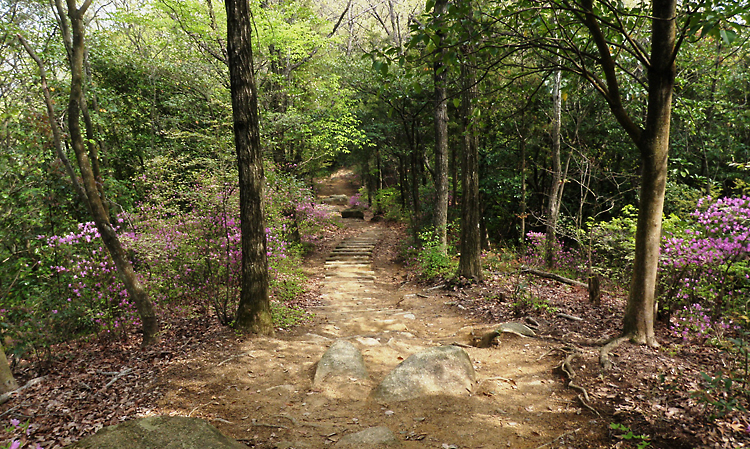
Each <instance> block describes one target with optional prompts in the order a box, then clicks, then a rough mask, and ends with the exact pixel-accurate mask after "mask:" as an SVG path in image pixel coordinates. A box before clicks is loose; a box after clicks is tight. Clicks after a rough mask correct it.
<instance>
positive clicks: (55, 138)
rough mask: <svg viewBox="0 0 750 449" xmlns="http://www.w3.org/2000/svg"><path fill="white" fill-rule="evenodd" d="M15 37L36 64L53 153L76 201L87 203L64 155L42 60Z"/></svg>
mask: <svg viewBox="0 0 750 449" xmlns="http://www.w3.org/2000/svg"><path fill="white" fill-rule="evenodd" d="M16 37H17V38H18V40H19V42H21V45H22V46H23V48H24V49H26V52H27V53H28V54H29V56H31V59H33V60H34V62H36V65H37V67H38V68H39V80H40V81H41V86H42V95H43V96H44V104H45V105H46V106H47V120H48V121H49V126H50V129H51V130H52V143H53V144H54V145H55V152H56V153H57V157H58V158H59V159H60V162H62V164H63V166H64V167H65V172H66V173H67V174H68V177H69V178H70V182H71V183H72V184H73V190H75V191H76V194H77V195H78V199H79V200H80V201H81V202H83V203H88V198H87V197H86V191H85V190H84V189H83V186H82V185H81V183H80V182H78V175H77V174H76V172H75V169H73V164H71V163H70V160H69V159H68V156H67V155H66V154H65V149H64V148H63V143H62V142H63V137H62V132H61V130H60V126H59V125H58V123H57V117H56V115H55V107H54V103H53V101H52V95H51V94H50V91H49V87H48V86H47V70H46V69H45V67H44V63H43V62H42V59H41V58H40V57H39V56H38V55H37V54H36V52H35V51H34V49H33V48H31V46H30V45H29V43H28V42H26V39H24V37H23V36H21V35H20V34H17V35H16Z"/></svg>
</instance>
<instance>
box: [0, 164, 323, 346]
mask: <svg viewBox="0 0 750 449" xmlns="http://www.w3.org/2000/svg"><path fill="white" fill-rule="evenodd" d="M230 178H232V177H231V175H228V176H227V179H221V178H218V177H202V178H196V179H195V180H194V182H193V183H192V185H190V186H185V185H183V186H181V187H180V188H173V186H172V185H171V184H170V183H169V182H167V183H166V185H165V186H163V188H162V186H160V183H161V182H162V181H159V180H156V181H155V183H154V184H151V185H150V189H149V190H148V191H147V192H146V194H145V201H143V202H142V203H140V204H139V205H138V206H137V207H136V208H135V209H134V210H132V211H130V212H129V213H123V214H120V216H119V218H118V219H117V225H118V227H117V228H116V231H117V232H118V234H119V236H120V239H121V241H122V243H123V246H124V247H125V249H126V251H127V252H128V255H129V256H130V259H131V260H132V262H133V265H134V268H135V270H136V272H137V275H138V276H139V278H140V280H141V282H143V283H144V284H145V285H147V287H148V291H149V294H150V296H151V299H152V300H153V301H154V303H155V306H156V310H157V313H159V314H162V315H163V314H165V313H168V312H169V313H181V310H183V309H189V308H200V309H204V310H211V311H212V312H213V313H214V314H215V315H216V317H217V318H218V320H219V321H220V322H221V323H223V324H229V323H231V322H232V320H233V319H234V313H235V310H236V307H237V302H238V300H239V295H240V270H241V263H242V262H241V249H240V228H239V225H240V221H239V200H238V189H237V185H236V183H235V182H234V181H232V182H229V181H228V179H230ZM233 179H236V178H233ZM141 181H145V179H141ZM266 201H267V204H268V208H267V211H268V212H269V214H268V221H267V222H268V227H267V229H266V236H267V256H268V263H269V274H270V280H269V286H270V295H271V298H272V300H273V301H274V302H275V304H276V306H277V307H280V308H283V307H284V303H285V302H288V301H291V300H292V299H294V298H296V297H297V296H298V295H299V294H301V293H302V292H303V291H304V281H305V277H304V273H303V272H302V270H301V269H300V268H299V267H300V266H301V265H302V263H301V257H302V244H301V243H300V242H301V241H303V240H311V239H313V235H314V233H315V232H317V231H318V230H319V229H320V227H321V226H324V225H325V224H326V223H327V220H329V219H330V217H329V216H328V214H327V213H326V212H324V211H323V210H321V209H320V208H319V207H318V206H317V205H316V204H315V203H313V201H312V193H311V192H310V190H309V189H307V188H306V187H305V186H304V185H302V184H301V183H300V182H299V181H297V180H295V179H293V178H292V177H291V176H289V175H286V174H276V175H273V176H269V186H268V188H267V189H266ZM290 210H291V211H293V213H292V214H289V213H288V212H289V211H290ZM295 237H297V241H294V238H295ZM39 238H40V240H44V242H45V244H46V245H44V248H45V251H46V252H48V253H50V254H54V255H55V257H54V258H53V257H51V256H48V257H46V259H45V260H48V261H58V262H54V263H53V262H50V263H49V266H48V267H45V268H44V269H45V270H47V271H48V274H47V276H48V278H49V282H48V283H49V284H50V285H54V286H55V289H54V291H53V294H52V295H50V294H45V295H39V298H40V299H37V300H36V301H33V302H32V301H30V302H28V303H27V304H24V305H19V306H17V307H13V308H12V310H11V309H7V310H4V313H2V314H0V325H1V326H2V327H4V328H6V329H7V331H6V333H8V334H9V335H10V336H11V337H13V338H15V339H16V340H17V342H18V343H17V344H14V349H15V350H16V351H18V350H19V349H21V350H26V349H27V348H35V349H36V348H44V347H47V346H48V345H49V344H51V343H54V342H56V341H59V340H60V339H66V338H69V337H71V336H77V335H81V334H84V333H89V332H92V331H93V332H101V333H102V334H103V335H115V336H121V335H124V333H125V332H126V329H128V328H129V327H131V326H138V325H139V324H140V323H139V318H138V315H137V313H136V310H135V307H134V305H133V304H132V303H131V302H130V299H129V297H128V294H127V291H126V290H125V288H124V286H123V285H122V283H121V282H120V281H119V279H118V277H117V273H116V270H115V267H114V266H113V264H112V262H111V260H110V257H109V255H108V254H107V252H106V250H105V249H104V248H103V245H102V244H101V239H100V237H99V233H98V231H97V230H96V227H95V226H94V225H93V223H82V224H80V225H79V227H78V230H77V231H76V232H71V233H67V234H62V235H53V236H49V237H45V236H40V237H39ZM287 315H289V313H286V314H280V315H278V316H280V317H281V316H287ZM283 321H284V322H285V323H288V322H291V321H290V320H289V319H287V318H285V319H284V320H283ZM292 321H293V320H292ZM8 331H9V332H8Z"/></svg>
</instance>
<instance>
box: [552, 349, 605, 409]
mask: <svg viewBox="0 0 750 449" xmlns="http://www.w3.org/2000/svg"><path fill="white" fill-rule="evenodd" d="M568 349H569V350H570V352H569V353H568V355H567V357H565V359H564V360H563V361H562V362H561V363H560V371H562V372H563V373H565V375H566V376H567V377H568V387H570V388H573V389H575V390H578V391H580V392H581V394H582V395H583V396H581V395H580V394H579V395H578V400H579V401H581V404H583V406H584V407H586V408H587V409H589V410H590V411H592V412H593V413H594V414H595V415H596V416H601V415H600V414H599V412H598V411H596V409H595V408H594V407H592V406H591V405H589V402H591V400H590V399H589V393H588V392H587V391H586V389H585V388H583V387H582V386H580V385H576V384H575V383H574V382H573V379H575V377H576V374H575V370H574V369H573V367H572V366H571V364H570V363H571V362H572V361H573V359H575V358H576V357H577V356H578V355H580V352H578V349H576V348H568Z"/></svg>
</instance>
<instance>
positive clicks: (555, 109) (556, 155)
mask: <svg viewBox="0 0 750 449" xmlns="http://www.w3.org/2000/svg"><path fill="white" fill-rule="evenodd" d="M561 81H562V71H561V70H558V71H556V72H555V78H554V83H553V86H552V133H551V134H552V151H551V153H552V154H551V155H552V180H551V181H550V186H549V196H548V198H547V229H546V238H545V249H544V261H545V264H546V265H547V269H551V268H552V266H553V265H554V262H555V241H556V240H557V220H558V218H559V216H560V200H561V197H560V194H559V193H560V189H561V181H562V164H561V163H560V127H561V123H560V122H561V121H562V96H561V95H560V83H561Z"/></svg>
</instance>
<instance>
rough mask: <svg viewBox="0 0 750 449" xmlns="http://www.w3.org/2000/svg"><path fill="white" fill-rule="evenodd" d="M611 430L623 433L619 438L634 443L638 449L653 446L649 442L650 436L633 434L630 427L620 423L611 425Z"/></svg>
mask: <svg viewBox="0 0 750 449" xmlns="http://www.w3.org/2000/svg"><path fill="white" fill-rule="evenodd" d="M609 428H610V429H612V430H616V431H618V432H622V434H621V435H619V438H622V439H623V440H626V441H631V440H632V441H633V442H635V443H636V448H637V449H645V448H647V447H649V446H651V443H650V442H649V441H648V440H649V437H648V435H636V434H634V433H633V431H632V430H630V427H628V426H626V425H624V424H620V423H614V422H613V423H610V424H609Z"/></svg>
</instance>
